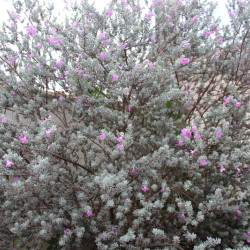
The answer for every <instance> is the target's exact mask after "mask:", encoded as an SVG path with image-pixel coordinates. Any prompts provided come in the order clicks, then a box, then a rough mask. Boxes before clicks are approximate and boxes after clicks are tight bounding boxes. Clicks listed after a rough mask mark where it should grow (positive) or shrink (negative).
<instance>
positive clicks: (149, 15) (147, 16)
mask: <svg viewBox="0 0 250 250" xmlns="http://www.w3.org/2000/svg"><path fill="white" fill-rule="evenodd" d="M153 15H154V14H152V13H150V14H148V15H146V18H148V19H150V18H151V17H152V16H153Z"/></svg>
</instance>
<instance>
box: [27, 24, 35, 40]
mask: <svg viewBox="0 0 250 250" xmlns="http://www.w3.org/2000/svg"><path fill="white" fill-rule="evenodd" d="M26 30H27V32H28V34H29V35H30V36H31V37H34V36H35V35H36V30H37V29H36V27H30V26H27V27H26Z"/></svg>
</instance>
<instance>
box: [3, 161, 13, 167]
mask: <svg viewBox="0 0 250 250" xmlns="http://www.w3.org/2000/svg"><path fill="white" fill-rule="evenodd" d="M12 165H14V163H13V162H12V161H9V160H6V165H5V167H6V168H9V167H11V166H12Z"/></svg>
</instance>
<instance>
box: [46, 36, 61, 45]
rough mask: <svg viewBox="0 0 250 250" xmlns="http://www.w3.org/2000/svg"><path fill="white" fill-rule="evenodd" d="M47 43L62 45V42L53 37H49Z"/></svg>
mask: <svg viewBox="0 0 250 250" xmlns="http://www.w3.org/2000/svg"><path fill="white" fill-rule="evenodd" d="M49 41H50V42H51V43H52V44H58V43H62V40H59V39H57V38H56V37H53V36H51V37H50V38H49Z"/></svg>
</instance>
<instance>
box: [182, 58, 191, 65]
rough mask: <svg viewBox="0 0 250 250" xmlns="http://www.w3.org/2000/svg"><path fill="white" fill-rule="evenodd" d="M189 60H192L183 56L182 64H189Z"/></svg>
mask: <svg viewBox="0 0 250 250" xmlns="http://www.w3.org/2000/svg"><path fill="white" fill-rule="evenodd" d="M189 62H190V60H189V59H188V58H183V59H182V60H181V64H182V65H186V64H189Z"/></svg>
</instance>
